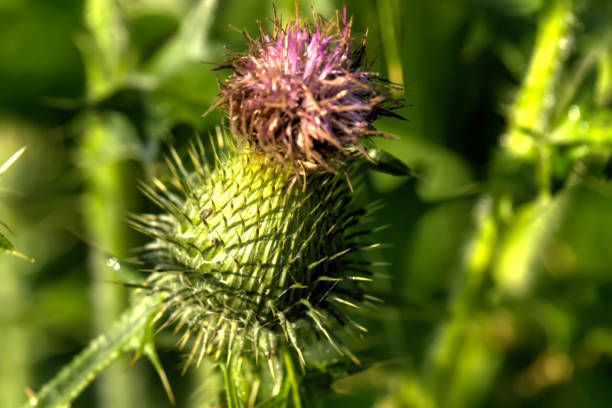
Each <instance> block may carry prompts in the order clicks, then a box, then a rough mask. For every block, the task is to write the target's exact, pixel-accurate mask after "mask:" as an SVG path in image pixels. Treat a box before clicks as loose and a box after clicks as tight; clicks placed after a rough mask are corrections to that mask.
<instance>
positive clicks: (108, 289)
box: [80, 114, 138, 408]
mask: <svg viewBox="0 0 612 408" xmlns="http://www.w3.org/2000/svg"><path fill="white" fill-rule="evenodd" d="M120 123H122V122H121V121H120V119H119V116H118V115H115V116H107V117H102V116H99V115H97V114H91V115H89V116H87V118H86V119H85V125H84V127H85V132H84V134H83V136H82V137H83V142H82V147H81V149H82V150H81V152H80V153H81V154H80V162H81V166H82V169H83V177H84V179H85V183H86V186H87V187H86V193H85V195H84V199H83V214H84V218H85V226H86V233H87V236H88V239H90V240H91V241H92V242H93V243H94V244H95V245H97V246H98V247H97V248H91V249H90V254H89V269H90V272H91V278H92V284H91V303H92V308H93V319H94V330H95V332H96V333H102V332H104V331H106V330H107V329H108V328H109V327H110V326H111V325H112V324H113V322H114V321H115V320H116V319H117V317H118V316H119V315H120V314H121V312H122V311H123V310H125V305H126V300H127V290H126V289H125V288H124V287H123V286H121V284H120V283H121V282H125V281H126V280H129V278H128V277H126V276H125V274H122V272H123V270H122V269H121V268H120V263H119V262H118V260H117V258H115V257H120V258H123V257H125V256H126V255H127V251H128V248H129V247H130V244H129V242H128V239H127V236H128V231H127V226H126V224H125V218H126V214H127V211H126V208H127V207H128V205H129V202H130V198H131V196H133V194H128V193H127V192H128V191H130V186H133V185H134V184H135V181H134V180H131V181H130V180H129V177H128V175H129V174H130V173H129V172H127V171H126V168H125V166H126V162H125V155H126V154H127V153H126V151H125V150H126V144H127V141H128V140H129V137H128V134H127V131H126V130H125V128H126V127H127V125H125V126H121V125H120ZM127 363H128V361H124V364H123V366H122V365H114V366H112V367H110V368H109V370H108V371H107V372H105V373H103V375H102V376H101V377H100V382H99V385H100V389H99V396H100V399H101V405H100V406H101V407H108V408H112V407H120V406H125V407H129V406H134V404H135V403H136V399H135V395H134V394H135V390H137V389H138V384H137V382H138V378H137V376H125V375H124V371H125V367H126V366H127ZM136 369H137V368H136Z"/></svg>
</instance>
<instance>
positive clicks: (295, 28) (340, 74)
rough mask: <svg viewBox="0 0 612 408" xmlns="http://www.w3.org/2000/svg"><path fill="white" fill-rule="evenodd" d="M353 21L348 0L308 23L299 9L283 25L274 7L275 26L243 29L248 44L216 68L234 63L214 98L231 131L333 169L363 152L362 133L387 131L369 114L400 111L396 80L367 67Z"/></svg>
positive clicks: (305, 163)
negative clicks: (331, 14)
mask: <svg viewBox="0 0 612 408" xmlns="http://www.w3.org/2000/svg"><path fill="white" fill-rule="evenodd" d="M313 14H314V12H313ZM352 23H353V21H352V18H351V19H350V21H348V22H347V17H346V7H345V8H344V9H343V13H342V18H340V16H339V13H336V19H335V20H334V21H331V20H325V19H323V18H322V17H320V16H317V15H314V23H313V24H309V23H307V22H305V21H300V18H299V17H298V16H297V14H296V18H295V19H294V20H292V21H290V22H289V23H288V24H287V25H283V24H282V22H281V20H280V19H279V18H277V17H276V13H275V17H274V19H273V20H272V24H273V31H272V32H269V31H267V30H266V29H265V28H264V27H263V26H262V25H261V24H260V31H261V37H260V38H259V39H254V38H252V37H250V36H249V34H248V33H246V32H245V33H244V34H245V38H246V39H247V42H248V45H249V49H248V51H247V52H245V53H235V52H233V53H230V57H231V58H230V59H229V60H227V61H224V62H223V63H221V64H220V65H219V66H218V67H217V68H216V69H225V68H229V69H231V70H232V74H231V75H230V76H229V78H227V80H226V81H225V82H224V83H221V84H220V92H219V101H218V102H217V103H216V104H215V105H214V106H222V107H224V108H225V109H227V111H228V113H229V121H230V125H231V130H232V132H233V133H234V134H235V135H236V136H238V137H241V138H244V139H246V140H249V141H251V142H253V143H254V144H255V145H256V146H258V147H259V148H260V149H261V150H263V151H264V152H266V153H269V154H272V155H273V156H274V157H276V158H277V159H278V160H279V161H281V162H287V161H289V162H291V163H292V164H293V165H294V166H295V167H296V168H302V169H309V168H313V167H314V168H317V167H319V166H322V167H324V168H326V169H328V170H332V171H333V169H334V167H335V165H337V164H339V163H342V162H343V161H344V158H346V157H348V156H350V155H351V154H352V153H354V152H355V151H358V152H361V153H362V154H363V155H364V156H366V157H367V154H366V153H365V150H364V149H363V147H361V145H360V140H361V139H362V138H367V137H371V136H386V135H385V134H383V133H382V132H379V131H377V130H376V129H375V128H374V126H373V125H372V122H373V121H374V120H376V119H377V118H379V117H381V116H393V117H398V118H401V116H399V115H397V114H395V113H393V112H392V110H394V109H397V108H400V107H402V106H404V103H403V99H402V98H401V97H399V96H394V93H395V92H394V91H398V90H401V87H399V86H397V85H393V84H391V83H390V82H389V81H387V80H385V79H383V78H381V77H379V76H378V74H376V73H374V72H371V71H370V67H371V64H368V63H367V61H366V55H365V39H366V35H367V32H366V35H364V37H363V39H362V41H361V44H360V46H358V47H357V48H355V49H351V48H352V47H351V29H352Z"/></svg>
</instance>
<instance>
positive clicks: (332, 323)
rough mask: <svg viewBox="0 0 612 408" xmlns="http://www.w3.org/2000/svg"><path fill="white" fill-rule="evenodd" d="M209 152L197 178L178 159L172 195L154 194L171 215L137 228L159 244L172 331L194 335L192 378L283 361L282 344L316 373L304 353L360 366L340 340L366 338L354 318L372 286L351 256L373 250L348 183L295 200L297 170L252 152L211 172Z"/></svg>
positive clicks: (158, 287) (328, 178)
mask: <svg viewBox="0 0 612 408" xmlns="http://www.w3.org/2000/svg"><path fill="white" fill-rule="evenodd" d="M201 146H202V145H201V144H199V147H198V148H193V149H192V150H191V152H190V154H189V156H190V158H191V161H192V163H190V164H189V166H186V165H185V164H184V163H183V161H182V160H181V159H180V158H179V157H178V155H177V154H175V153H173V158H174V162H170V165H169V166H170V170H171V172H172V178H173V179H172V180H170V181H169V182H168V183H167V185H164V184H162V183H161V182H160V181H158V180H157V182H156V183H154V184H155V186H156V188H153V187H148V186H144V187H143V191H144V192H145V193H146V194H147V195H148V196H149V197H150V198H151V199H152V200H153V201H154V202H156V203H157V204H159V205H160V207H161V208H162V210H163V213H162V214H159V215H143V216H135V217H134V222H133V225H134V226H135V227H136V228H137V229H138V230H140V231H142V232H144V233H145V234H148V235H150V236H151V237H153V241H152V242H151V243H149V244H148V245H147V246H146V247H145V252H144V254H143V258H144V260H145V261H147V262H148V263H150V264H152V266H153V269H154V271H155V272H154V273H152V274H151V276H150V277H149V279H148V284H147V285H146V287H147V288H149V289H147V290H151V291H153V292H155V293H160V294H162V295H164V297H165V301H164V306H163V309H162V311H161V312H160V316H159V317H160V318H161V317H164V316H165V317H166V319H167V320H166V323H165V325H169V324H176V325H177V327H181V328H183V329H184V335H183V336H184V337H183V338H182V340H181V344H183V345H184V344H189V343H190V344H191V345H192V352H191V353H190V354H189V357H188V360H187V363H186V366H188V365H190V364H191V363H194V362H199V360H200V359H201V358H203V356H207V355H208V356H212V357H213V358H215V359H219V358H222V357H223V356H225V357H226V358H228V359H230V358H231V357H232V356H245V355H247V356H250V357H252V360H253V361H256V360H257V359H258V357H259V358H260V359H261V358H262V357H265V358H266V359H267V360H270V359H276V358H277V354H278V349H279V347H280V346H282V345H283V344H287V345H289V346H290V347H292V348H293V349H294V350H295V352H296V354H297V356H298V357H299V359H300V361H301V363H302V364H307V361H306V359H305V358H304V354H303V352H302V348H303V347H304V346H307V345H308V344H309V342H310V341H311V340H314V339H324V340H325V342H326V343H327V344H330V345H331V347H333V348H334V349H336V350H337V351H338V352H339V353H340V354H342V355H347V356H351V357H352V354H351V353H350V351H349V350H348V349H347V348H346V347H344V346H343V345H342V344H341V341H340V340H339V339H338V338H337V336H336V334H337V333H338V331H337V330H336V329H337V328H338V327H339V326H345V327H347V328H352V329H355V330H364V329H363V328H362V326H361V325H359V324H358V323H356V322H354V321H353V319H352V317H351V314H352V313H353V312H354V309H355V308H356V307H358V306H359V305H360V303H361V302H362V301H363V300H364V298H365V297H366V295H365V294H364V287H363V285H364V283H367V281H368V280H369V278H367V277H366V276H365V275H367V272H365V275H364V276H363V279H362V280H361V279H355V275H363V273H364V271H363V265H361V264H359V265H357V261H356V260H354V259H353V260H352V256H353V253H355V252H358V251H359V250H360V249H362V248H364V247H366V245H364V244H363V243H360V242H358V240H359V239H360V238H361V236H362V235H363V233H364V231H363V228H362V231H356V230H355V228H357V226H358V225H359V217H360V214H362V211H354V210H353V211H350V210H349V208H350V203H351V197H352V194H351V192H350V190H349V188H348V186H347V183H346V182H345V180H344V179H343V178H342V177H341V176H337V175H334V174H332V173H317V174H313V175H311V177H313V179H312V180H311V181H312V182H309V183H308V185H306V186H305V188H294V181H295V176H294V173H293V171H292V169H291V168H289V167H287V166H284V165H280V164H279V163H278V162H276V161H275V160H273V159H271V158H270V157H269V156H267V155H265V154H263V153H262V152H260V151H258V149H256V148H254V147H253V146H251V145H249V144H246V145H245V144H241V145H240V146H239V147H235V146H233V147H229V148H228V150H227V151H226V153H225V156H224V157H223V158H222V159H218V161H217V162H216V163H215V165H214V169H210V168H209V166H208V165H206V164H205V155H204V152H203V148H202V147H201ZM187 167H193V168H194V169H197V171H194V172H193V173H190V172H189V170H188V169H187ZM170 186H174V187H175V188H174V190H173V189H172V188H171V187H170ZM178 186H180V188H178V189H177V188H176V187H178ZM212 208H214V211H213V210H212ZM198 218H199V219H200V220H202V221H204V222H205V223H204V222H197V220H198ZM366 232H367V231H366ZM356 271H357V272H356ZM189 339H191V341H189Z"/></svg>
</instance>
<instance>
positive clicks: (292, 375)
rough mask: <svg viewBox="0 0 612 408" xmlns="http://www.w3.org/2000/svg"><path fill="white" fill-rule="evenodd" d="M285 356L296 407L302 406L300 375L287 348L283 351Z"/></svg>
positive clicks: (288, 378)
mask: <svg viewBox="0 0 612 408" xmlns="http://www.w3.org/2000/svg"><path fill="white" fill-rule="evenodd" d="M283 358H284V360H285V371H286V375H287V381H288V382H289V384H291V391H292V392H291V394H292V400H293V406H294V408H302V400H301V398H300V384H299V382H298V377H297V375H296V372H295V366H294V365H293V359H292V358H291V354H290V353H289V351H288V350H287V349H286V348H285V349H284V351H283Z"/></svg>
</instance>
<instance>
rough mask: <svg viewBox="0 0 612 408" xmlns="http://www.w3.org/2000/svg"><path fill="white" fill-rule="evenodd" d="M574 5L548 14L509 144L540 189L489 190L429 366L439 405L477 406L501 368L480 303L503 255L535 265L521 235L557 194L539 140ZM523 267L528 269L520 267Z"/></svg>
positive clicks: (560, 1)
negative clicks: (521, 193) (523, 196)
mask: <svg viewBox="0 0 612 408" xmlns="http://www.w3.org/2000/svg"><path fill="white" fill-rule="evenodd" d="M571 4H572V2H571V1H570V0H556V1H555V2H554V3H552V4H551V6H550V8H549V9H548V10H547V12H545V13H544V14H543V15H542V18H541V20H540V21H539V24H538V32H537V36H536V44H535V49H534V54H533V56H532V59H531V64H530V67H529V70H528V72H527V74H526V77H525V80H524V82H523V86H522V87H521V89H520V90H519V92H518V94H517V98H516V100H515V103H514V105H513V106H512V109H511V114H510V127H509V129H508V131H507V133H506V135H505V136H504V139H503V141H502V152H503V154H505V155H507V156H509V157H511V158H520V159H521V160H527V161H530V162H534V163H536V172H535V173H534V178H535V179H536V182H537V184H538V185H539V187H540V194H539V195H538V197H537V198H536V199H535V200H534V201H533V202H531V203H527V204H525V205H523V207H521V208H520V209H519V210H516V211H515V209H513V208H512V206H513V197H512V195H511V193H505V194H501V195H499V196H497V197H491V196H489V195H485V196H484V197H483V198H482V199H481V200H480V202H479V205H478V206H477V208H476V212H477V219H476V227H475V233H474V235H473V237H472V239H471V241H470V243H469V244H468V246H467V250H466V254H465V257H464V259H463V261H462V266H461V271H462V276H461V283H460V285H458V286H457V291H456V292H455V293H454V296H453V300H452V301H451V307H450V309H451V310H450V312H451V315H450V320H449V321H447V322H446V323H445V324H444V325H442V326H441V328H440V331H439V333H438V336H437V340H436V341H435V342H434V347H433V348H432V352H431V354H430V356H429V359H428V361H427V364H426V367H425V368H426V370H425V373H426V375H425V386H426V387H427V391H428V392H427V394H428V395H429V396H430V397H431V400H432V401H436V406H440V407H447V406H448V407H465V406H473V404H474V403H475V401H479V400H480V396H481V395H483V394H484V393H485V392H486V390H487V389H488V387H490V384H491V381H492V380H493V378H494V377H495V374H496V372H497V371H498V370H499V366H500V365H501V362H502V358H503V350H502V349H500V348H496V347H494V346H492V345H491V343H487V340H486V339H487V326H488V325H490V324H491V322H490V320H491V319H493V318H494V317H492V316H493V313H490V312H488V313H482V312H481V309H480V308H479V306H478V303H479V301H481V299H483V298H486V297H487V296H485V295H486V294H485V293H483V291H484V282H485V279H486V278H487V275H489V274H491V273H492V271H493V273H495V272H496V270H497V269H499V267H497V263H499V262H498V261H499V259H498V258H500V254H505V253H506V252H509V251H510V252H511V253H512V256H511V257H507V256H506V257H505V258H504V257H502V260H503V259H511V261H512V263H513V265H515V266H516V268H514V269H513V271H512V272H513V273H514V274H522V275H521V276H523V277H525V279H527V277H528V275H529V274H530V273H531V271H530V270H527V269H530V268H531V263H532V262H531V261H532V259H533V256H534V251H533V250H532V251H522V250H523V249H524V248H523V246H518V245H516V241H517V240H516V239H515V238H516V236H517V234H518V233H519V232H520V233H521V234H523V235H521V236H520V237H519V238H520V239H519V240H518V241H519V242H521V240H524V239H525V238H526V237H528V236H529V234H530V233H532V232H533V231H532V229H533V228H531V226H532V225H533V217H535V216H537V211H535V210H534V209H536V208H540V207H539V205H540V204H546V203H547V202H548V201H549V199H550V192H549V190H550V189H549V186H548V180H549V172H550V165H549V161H550V158H549V151H548V147H547V146H546V144H545V143H539V141H538V138H542V137H545V136H546V132H548V130H549V126H550V116H551V112H552V109H553V107H554V98H555V86H556V83H557V81H558V78H559V75H560V73H561V70H562V65H563V64H562V63H563V60H564V58H565V57H566V54H567V52H568V50H567V47H569V45H568V41H569V36H570V34H571V33H570V30H569V26H570V24H569V23H570V21H571ZM534 214H535V215H534ZM513 227H514V228H513ZM536 227H540V226H539V225H536ZM543 230H546V228H544V229H543ZM508 231H510V232H508ZM513 231H514V232H513ZM517 231H518V232H517ZM521 251H522V252H521ZM519 267H521V268H523V269H525V270H520V271H517V270H516V269H517V268H519ZM513 282H514V281H513ZM495 284H496V285H497V286H496V287H494V288H493V289H489V290H492V291H493V292H497V291H500V292H504V293H505V291H506V289H507V288H504V287H502V286H503V285H504V284H505V283H504V281H503V280H500V279H498V280H497V281H496V282H495ZM515 286H516V285H515ZM521 288H523V286H521Z"/></svg>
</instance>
